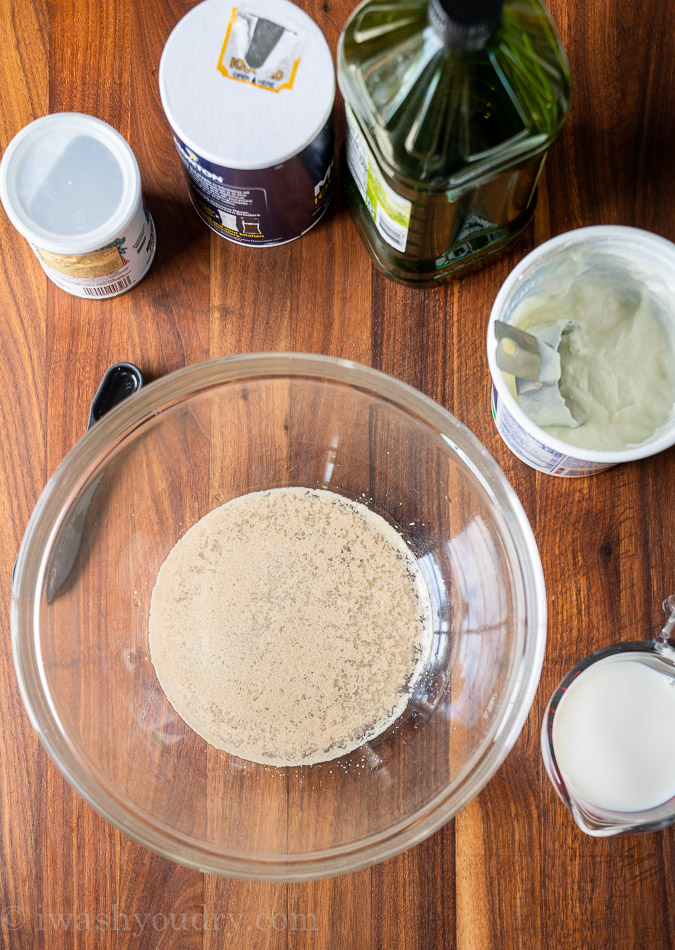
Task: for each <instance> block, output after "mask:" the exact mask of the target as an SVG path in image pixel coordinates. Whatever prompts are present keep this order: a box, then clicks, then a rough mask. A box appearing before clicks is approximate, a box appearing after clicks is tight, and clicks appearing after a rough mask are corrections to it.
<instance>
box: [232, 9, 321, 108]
mask: <svg viewBox="0 0 675 950" xmlns="http://www.w3.org/2000/svg"><path fill="white" fill-rule="evenodd" d="M302 43H303V37H302V35H301V31H300V30H299V29H298V28H297V27H293V28H291V27H286V26H282V25H280V24H279V23H273V22H272V21H271V20H266V19H265V18H264V17H263V16H261V14H260V13H258V12H255V9H254V8H252V7H249V6H243V7H234V8H233V10H232V13H231V15H230V20H229V23H228V25H227V32H226V33H225V39H224V41H223V48H222V50H221V52H220V58H219V60H218V71H219V72H220V73H222V75H223V76H226V77H227V78H228V79H236V80H238V81H239V82H246V83H249V84H250V85H252V86H258V87H259V88H260V89H269V90H270V91H271V92H281V90H282V89H292V88H293V83H294V82H295V74H296V73H297V71H298V66H299V65H300V56H301V52H302Z"/></svg>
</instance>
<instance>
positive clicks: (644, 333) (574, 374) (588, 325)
mask: <svg viewBox="0 0 675 950" xmlns="http://www.w3.org/2000/svg"><path fill="white" fill-rule="evenodd" d="M497 320H499V321H502V322H504V323H508V324H511V325H513V326H517V327H519V328H520V329H522V330H525V331H527V332H529V333H531V334H533V335H534V336H538V337H539V339H541V340H544V341H546V336H547V334H548V335H549V340H550V334H551V329H552V328H554V327H556V326H557V327H558V328H559V330H558V334H557V336H556V337H555V338H556V340H559V341H560V342H559V345H558V352H559V355H560V371H561V376H560V379H559V381H558V384H557V385H558V386H559V391H560V395H561V396H562V397H563V399H564V404H565V405H566V407H567V409H569V424H567V423H566V424H548V423H547V421H546V418H547V414H548V405H547V403H546V402H542V401H541V399H540V400H539V403H538V402H537V400H538V395H537V394H536V392H535V395H534V397H532V394H531V393H528V394H527V395H525V393H524V389H523V388H522V387H520V388H517V387H516V380H515V377H513V376H510V375H509V374H507V373H504V372H502V370H500V368H499V366H498V365H497V347H498V345H499V344H498V341H497V338H496V335H495V321H497ZM563 327H564V328H565V329H564V332H562V336H561V335H560V328H563ZM554 336H555V334H554ZM488 362H489V365H490V373H491V375H492V414H493V418H494V421H495V424H496V426H497V429H498V430H499V433H500V435H501V437H502V439H503V440H504V442H505V443H506V444H507V446H508V447H509V448H510V449H511V451H512V452H513V453H514V454H515V455H517V456H518V458H520V459H521V460H522V461H524V462H526V463H527V464H528V465H530V466H531V467H532V468H535V469H537V470H538V471H540V472H546V473H548V474H551V475H561V476H570V477H579V476H584V475H593V474H595V473H596V472H600V471H603V470H604V469H607V468H610V467H611V466H613V465H616V464H618V463H619V462H626V461H631V460H634V459H639V458H644V457H646V456H649V455H654V454H656V453H657V452H661V451H662V450H663V449H666V448H668V447H669V446H672V445H673V444H675V245H674V244H672V243H671V242H670V241H667V240H665V239H664V238H661V237H658V236H657V235H655V234H651V233H649V232H647V231H641V230H638V229H637V228H628V227H619V226H606V227H605V226H601V227H589V228H580V229H579V230H576V231H570V232H567V233H566V234H561V235H559V236H558V237H555V238H553V239H552V240H550V241H547V242H546V243H545V244H542V245H541V246H540V247H538V248H536V249H535V250H534V251H532V253H531V254H528V255H527V257H525V258H524V259H523V260H522V261H521V262H520V263H519V264H518V266H517V267H516V268H514V270H513V271H512V272H511V274H510V275H509V276H508V278H507V279H506V281H505V282H504V284H503V286H502V288H501V290H500V291H499V294H498V295H497V298H496V300H495V303H494V306H493V308H492V313H491V315H490V322H489V325H488ZM525 389H527V387H525ZM519 394H520V395H519ZM561 404H562V403H561ZM537 405H539V407H540V408H541V407H542V406H543V407H544V411H543V412H539V413H538V412H537V411H536V408H537ZM557 405H558V401H557V400H555V401H554V406H557ZM557 414H558V415H559V414H560V413H557Z"/></svg>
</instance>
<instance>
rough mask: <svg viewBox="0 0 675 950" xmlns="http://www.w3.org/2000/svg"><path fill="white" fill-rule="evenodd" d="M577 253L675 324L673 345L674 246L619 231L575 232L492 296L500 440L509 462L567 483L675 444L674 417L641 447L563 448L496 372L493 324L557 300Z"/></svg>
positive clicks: (528, 260) (533, 256)
mask: <svg viewBox="0 0 675 950" xmlns="http://www.w3.org/2000/svg"><path fill="white" fill-rule="evenodd" d="M581 253H583V255H584V258H583V259H584V261H586V260H587V261H588V267H589V268H590V269H591V271H592V269H593V267H595V266H597V267H598V268H601V269H603V273H606V269H607V267H608V266H609V267H610V268H611V274H612V279H614V280H616V281H617V286H618V287H620V286H621V281H622V275H624V274H625V275H626V277H625V280H626V286H629V285H630V284H631V283H632V282H634V281H635V280H638V281H640V282H642V283H644V284H645V286H648V287H649V290H650V293H651V294H652V296H653V299H654V300H655V301H657V304H658V306H659V309H660V312H661V314H662V315H663V319H664V320H665V321H666V322H668V321H671V322H672V339H673V340H674V341H675V244H672V243H671V242H670V241H667V240H666V239H665V238H662V237H658V236H657V235H655V234H651V233H650V232H648V231H642V230H639V229H637V228H629V227H621V226H598V227H588V228H579V229H578V230H576V231H568V232H566V233H565V234H560V235H558V237H555V238H552V239H551V240H550V241H546V243H544V244H542V245H540V246H539V247H537V248H535V250H534V251H532V252H531V253H530V254H528V255H527V256H526V257H525V258H523V260H522V261H521V262H520V263H519V264H518V265H517V267H515V268H514V269H513V271H511V273H510V274H509V276H508V277H507V279H506V280H505V281H504V284H503V285H502V288H501V290H500V291H499V293H498V295H497V298H496V300H495V302H494V305H493V307H492V312H491V314H490V321H489V324H488V334H487V351H488V363H489V366H490V373H491V376H492V399H491V402H492V416H493V419H494V421H495V425H496V426H497V429H498V431H499V434H500V435H501V437H502V439H503V440H504V442H505V443H506V445H507V446H508V447H509V449H510V450H511V451H512V452H513V453H514V455H516V456H518V458H519V459H521V460H522V461H523V462H525V463H526V464H527V465H529V466H530V467H531V468H534V469H537V470H538V471H540V472H546V473H547V474H550V475H560V476H567V477H582V476H586V475H594V474H596V473H597V472H601V471H603V470H604V469H607V468H611V467H612V466H613V465H617V464H619V463H620V462H628V461H632V460H634V459H640V458H646V457H647V456H649V455H655V454H656V453H657V452H661V451H663V450H664V449H667V448H669V447H670V446H672V445H674V444H675V416H674V415H673V413H672V412H671V415H670V419H669V421H668V422H667V423H666V424H665V425H663V426H661V427H660V428H659V429H657V430H656V431H655V432H654V433H653V435H652V436H651V437H650V438H649V439H647V440H646V441H644V442H642V443H640V444H639V445H631V446H628V447H626V448H623V449H620V450H617V451H605V450H595V449H587V448H580V447H578V446H576V445H571V444H569V443H567V442H564V441H562V440H561V439H559V438H555V437H553V436H552V435H550V433H548V432H547V431H546V430H545V429H542V428H540V427H539V426H538V425H536V424H535V423H534V422H533V421H532V420H531V419H530V418H529V417H528V416H527V415H526V414H525V412H524V411H523V410H522V408H521V407H520V405H519V403H518V400H517V397H516V396H515V395H514V393H513V390H512V387H510V386H509V384H508V383H507V380H506V379H505V377H504V375H503V374H502V371H501V370H500V369H499V367H498V366H497V340H496V337H495V330H494V322H495V320H501V321H503V322H505V323H509V322H510V321H511V320H512V319H513V317H514V314H515V313H516V311H517V310H518V308H519V306H520V305H521V304H522V303H523V301H525V300H527V299H528V298H535V297H537V298H539V297H542V296H544V295H545V294H546V293H547V290H548V289H549V288H551V292H552V293H553V292H555V288H556V283H555V282H556V274H557V273H558V272H559V269H560V266H561V262H563V261H564V260H565V258H570V257H571V256H572V255H574V254H581ZM595 262H597V263H595ZM608 262H609V263H608ZM599 272H600V271H599ZM674 352H675V351H674Z"/></svg>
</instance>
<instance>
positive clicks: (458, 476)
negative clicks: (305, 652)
mask: <svg viewBox="0 0 675 950" xmlns="http://www.w3.org/2000/svg"><path fill="white" fill-rule="evenodd" d="M285 485H296V486H305V487H310V488H319V487H321V488H328V489H330V490H332V491H334V492H338V493H340V494H342V495H346V496H348V497H350V498H352V499H356V500H358V501H360V502H363V503H364V504H367V505H369V506H370V507H372V508H373V509H374V510H376V511H377V512H379V513H380V514H382V515H383V516H384V517H386V518H387V519H388V520H389V521H390V522H393V523H394V524H395V525H396V526H397V527H398V528H399V530H400V532H401V534H402V535H403V537H404V538H405V540H406V541H407V543H408V544H409V546H410V548H411V549H412V551H413V552H414V554H415V555H416V557H417V559H418V562H419V566H420V569H421V570H422V572H423V574H424V576H425V578H426V580H427V583H428V585H429V591H430V595H431V600H432V604H433V621H434V631H433V644H432V649H431V653H430V656H429V660H428V663H427V667H426V669H425V672H424V674H423V676H422V678H421V679H420V681H419V682H418V684H417V686H416V688H415V690H414V695H413V696H412V698H411V701H410V703H409V705H408V708H407V709H406V711H405V713H404V714H403V715H402V716H401V718H400V719H399V720H398V721H397V722H396V723H395V724H394V725H393V726H392V727H391V728H390V729H389V730H388V731H387V733H386V734H384V735H382V736H380V737H379V738H377V739H376V740H373V741H372V742H370V743H369V744H367V745H364V746H362V747H361V748H360V749H358V750H357V751H356V752H353V753H351V754H350V755H347V756H344V757H343V758H341V759H336V760H334V761H332V762H326V763H322V764H319V765H313V766H308V767H302V768H299V767H294V768H273V767H269V766H264V765H258V764H255V763H252V762H248V761H245V760H243V759H240V758H237V757H235V756H231V755H228V754H227V753H226V752H223V751H220V750H218V749H215V748H213V747H211V746H209V745H208V744H207V743H206V742H205V741H204V740H203V739H202V738H200V737H199V736H198V735H196V734H195V733H194V732H192V730H191V729H190V728H189V727H188V726H187V725H186V724H185V723H184V722H183V721H182V720H181V719H180V718H179V717H178V715H177V714H176V713H175V712H174V710H173V708H172V707H171V705H170V704H169V702H168V701H167V699H166V698H165V696H164V693H163V692H162V689H161V687H160V686H159V683H158V681H157V679H156V677H155V673H154V668H153V666H152V662H151V660H150V656H149V650H148V611H149V606H150V595H151V592H152V588H153V585H154V583H155V579H156V576H157V572H158V570H159V567H160V565H161V564H162V562H163V561H164V559H165V557H166V556H167V554H168V552H169V551H170V550H171V548H172V547H173V545H174V544H175V543H176V541H177V540H178V539H179V538H180V537H181V535H183V534H184V533H185V531H187V529H188V528H189V527H190V526H191V525H192V524H194V522H195V521H197V520H198V519H199V518H201V517H202V516H203V515H205V514H206V513H207V512H208V511H210V510H211V509H212V508H215V507H216V506H218V505H220V504H222V503H223V502H225V501H227V500H228V499H230V498H232V497H234V496H237V495H241V494H244V493H246V492H251V491H258V490H261V489H266V488H273V487H280V486H285ZM545 624H546V619H545V596H544V581H543V575H542V570H541V564H540V561H539V556H538V552H537V548H536V544H535V541H534V538H533V536H532V532H531V530H530V528H529V525H528V522H527V519H526V517H525V514H524V512H523V510H522V508H521V506H520V503H519V502H518V500H517V498H516V496H515V494H514V492H513V491H512V489H511V488H510V486H509V484H508V483H507V481H506V479H505V478H504V476H503V475H502V473H501V472H500V470H499V469H498V468H497V466H496V465H495V463H494V462H493V460H492V459H491V457H490V456H489V455H488V454H487V452H486V451H485V450H484V449H483V448H482V446H481V445H480V444H479V442H478V441H477V440H476V439H475V438H474V437H473V436H472V435H471V433H470V432H468V431H467V429H465V428H464V427H463V426H462V425H461V424H460V423H459V422H457V420H456V419H454V418H453V417H452V416H451V415H450V414H449V413H448V412H446V411H445V410H444V409H442V408H441V407H440V406H439V405H437V404H436V403H434V402H432V400H430V399H427V398H426V397H425V396H423V395H422V394H421V393H419V392H417V391H415V390H414V389H411V388H410V387H409V386H406V385H404V384H403V383H401V382H398V381H397V380H395V379H392V378H391V377H389V376H385V375H383V374H382V373H379V372H376V371H375V370H372V369H368V368H366V367H364V366H359V365H357V364H355V363H350V362H346V361H344V360H338V359H332V358H328V357H322V356H309V355H302V354H296V353H271V354H251V355H246V356H237V357H232V358H226V359H219V360H214V361H211V362H207V363H200V364H196V365H193V366H189V367H187V368H185V369H182V370H179V371H178V372H175V373H172V374H171V375H169V376H166V377H164V378H162V379H160V380H158V381H156V382H154V383H152V384H150V385H149V386H146V387H145V388H144V389H142V390H141V391H140V392H139V393H137V394H136V395H133V396H131V397H130V398H128V399H127V400H126V401H125V402H123V403H122V404H121V405H119V406H118V407H117V408H115V409H113V410H111V412H109V413H108V414H107V415H106V416H105V417H104V418H103V419H102V420H101V421H100V422H98V423H96V425H94V426H93V428H92V429H91V431H90V432H88V433H87V435H86V436H85V437H84V438H83V439H82V440H81V441H80V442H79V443H78V444H77V445H76V446H75V448H74V449H73V450H72V452H70V454H69V455H68V456H67V457H66V459H65V460H64V462H63V463H62V464H61V466H60V467H59V468H58V470H57V471H56V472H55V474H54V476H53V477H52V479H51V480H50V482H49V484H48V485H47V487H46V488H45V490H44V492H43V494H42V496H41V498H40V500H39V502H38V505H37V507H36V509H35V512H34V514H33V516H32V518H31V520H30V523H29V525H28V528H27V531H26V535H25V538H24V540H23V543H22V545H21V551H20V553H19V558H18V562H17V565H16V576H15V579H14V591H13V601H12V642H13V648H14V657H15V663H16V669H17V675H18V679H19V683H20V686H21V692H22V695H23V699H24V702H25V704H26V708H27V710H28V713H29V716H30V718H31V722H32V723H33V726H34V727H35V729H36V730H37V732H38V734H39V736H40V739H41V741H42V743H43V744H44V746H45V748H46V749H47V751H48V753H49V755H50V756H51V757H52V759H53V760H54V762H55V764H56V765H57V766H58V768H59V769H60V770H61V772H62V773H63V774H64V776H65V777H66V778H67V779H68V781H69V782H70V783H71V784H72V785H73V787H74V788H75V789H76V790H77V791H78V792H79V793H80V795H82V796H83V797H84V798H85V799H86V801H88V802H89V803H90V804H91V805H92V806H93V807H94V808H95V809H96V810H97V811H98V812H99V813H100V814H101V815H103V816H104V817H105V818H107V819H108V820H109V821H111V822H113V824H115V825H116V826H117V827H118V828H119V829H120V830H121V831H123V832H125V833H126V834H127V835H129V836H130V837H131V838H133V839H135V840H136V841H138V842H140V843H141V844H143V845H146V846H147V847H149V848H152V849H153V850H155V851H157V852H159V853H160V854H162V855H164V856H165V857H167V858H170V859H172V860H174V861H178V862H180V863H182V864H186V865H188V866H191V867H195V868H199V869H202V870H204V871H209V872H216V873H220V874H227V875H230V876H232V877H239V878H250V879H267V880H280V881H281V880H286V881H290V880H303V879H309V878H318V877H323V876H328V875H332V874H341V873H345V872H347V871H352V870H355V869H357V868H361V867H364V866H366V865H368V864H372V863H374V862H376V861H381V860H384V859H385V858H388V857H391V856H392V855H394V854H396V853H398V852H399V851H402V850H403V849H405V848H408V847H410V846H411V845H414V844H416V843H417V842H419V841H422V840H423V839H424V838H426V837H427V836H428V835H430V834H431V833H432V832H434V831H436V829H438V828H439V827H440V826H441V825H443V824H444V823H445V822H446V821H447V820H448V819H449V818H450V817H451V816H452V815H454V814H455V813H456V812H457V811H458V810H459V809H460V808H462V807H463V806H464V805H466V804H467V802H469V801H470V800H471V799H472V798H473V797H474V796H475V795H476V794H477V793H478V792H479V791H480V790H481V789H482V788H483V786H484V785H485V784H486V782H487V781H488V780H489V779H490V777H491V776H492V775H493V774H494V773H495V771H496V770H497V768H498V767H499V765H500V764H501V763H502V761H503V760H504V758H505V757H506V754H507V752H508V750H509V749H510V748H511V746H512V745H513V743H514V741H515V739H516V737H517V735H518V733H519V731H520V729H521V727H522V725H523V722H524V720H525V717H526V715H527V712H528V710H529V708H530V705H531V703H532V699H533V697H534V692H535V689H536V686H537V682H538V679H539V674H540V671H541V664H542V659H543V653H544V641H545ZM319 626H320V625H319Z"/></svg>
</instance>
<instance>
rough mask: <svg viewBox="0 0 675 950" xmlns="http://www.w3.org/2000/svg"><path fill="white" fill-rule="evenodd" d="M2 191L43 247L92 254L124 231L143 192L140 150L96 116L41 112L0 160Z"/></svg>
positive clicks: (21, 226) (17, 222) (9, 208)
mask: <svg viewBox="0 0 675 950" xmlns="http://www.w3.org/2000/svg"><path fill="white" fill-rule="evenodd" d="M0 198H1V199H2V203H3V205H4V208H5V211H6V212H7V215H8V217H9V219H10V221H11V222H12V224H13V225H14V227H15V228H16V229H17V230H18V231H20V232H21V234H23V236H24V237H25V238H26V239H27V240H28V241H30V243H31V244H35V245H37V246H38V247H40V248H43V249H44V250H47V251H52V252H56V253H62V254H86V253H88V252H89V251H94V250H97V249H98V248H100V247H103V246H105V245H106V244H108V243H110V241H112V240H114V239H115V238H116V237H117V236H119V234H120V232H121V231H122V230H123V229H124V227H125V226H126V225H127V223H128V221H129V220H130V218H131V217H132V216H133V214H134V213H135V211H136V209H137V207H138V203H139V201H140V198H141V178H140V173H139V170H138V164H137V162H136V158H135V157H134V153H133V152H132V151H131V148H130V147H129V145H128V144H127V142H126V141H125V139H124V138H123V137H122V136H121V135H120V134H119V132H117V131H116V130H115V129H113V128H112V126H110V125H108V124H107V123H106V122H103V121H102V120H101V119H96V118H94V116H90V115H83V114H81V113H77V112H58V113H54V114H53V115H47V116H43V117H42V118H41V119H36V120H35V121H34V122H31V123H30V124H29V125H27V126H26V127H25V128H23V129H22V130H21V131H20V132H19V133H18V134H17V135H16V136H15V137H14V138H13V139H12V141H11V142H10V143H9V145H8V146H7V148H6V150H5V154H4V155H3V157H2V162H0Z"/></svg>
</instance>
